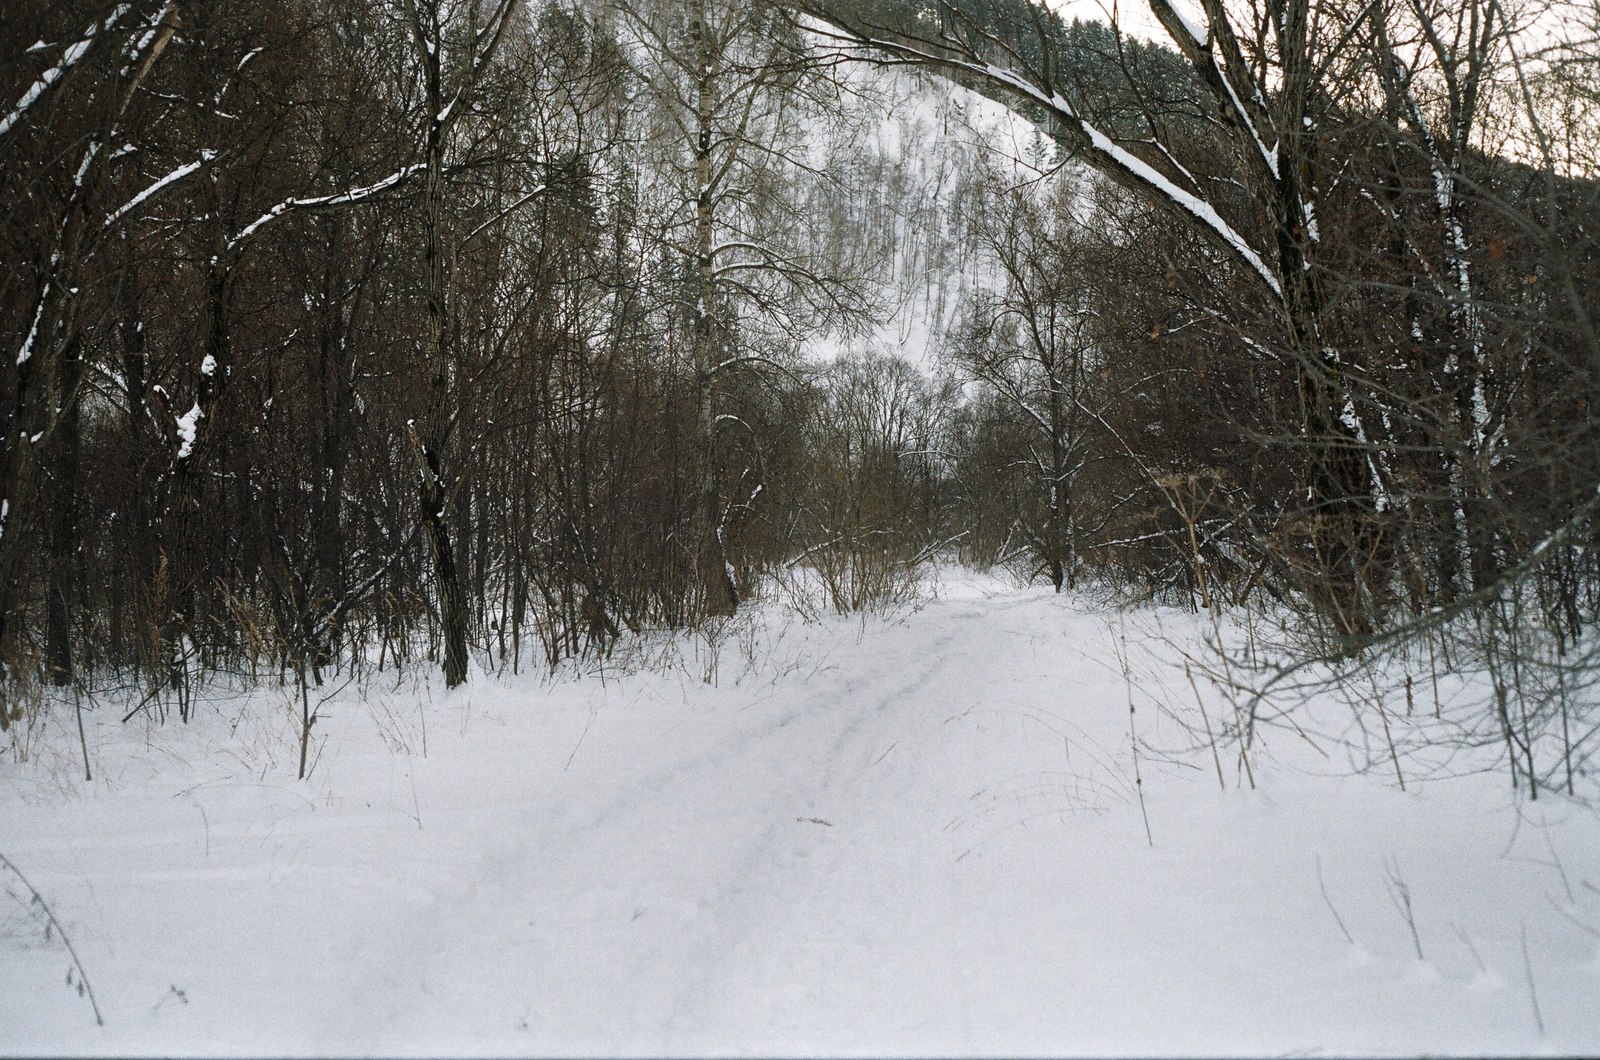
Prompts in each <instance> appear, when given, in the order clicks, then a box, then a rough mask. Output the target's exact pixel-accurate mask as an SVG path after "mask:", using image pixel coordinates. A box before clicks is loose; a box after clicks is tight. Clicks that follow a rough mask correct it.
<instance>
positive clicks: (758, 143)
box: [616, 0, 862, 615]
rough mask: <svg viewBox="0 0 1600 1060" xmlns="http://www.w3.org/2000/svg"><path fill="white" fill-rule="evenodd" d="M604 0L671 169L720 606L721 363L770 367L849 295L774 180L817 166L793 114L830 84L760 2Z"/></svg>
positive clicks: (725, 427) (701, 562) (723, 528)
mask: <svg viewBox="0 0 1600 1060" xmlns="http://www.w3.org/2000/svg"><path fill="white" fill-rule="evenodd" d="M616 12H617V15H618V17H619V22H620V25H621V27H622V28H623V29H624V31H625V34H626V40H627V43H628V45H629V47H630V51H631V54H632V55H633V57H634V59H633V63H634V69H635V72H636V73H637V75H638V76H639V78H640V79H641V80H642V81H643V82H644V84H645V85H646V86H647V88H648V92H649V99H650V102H651V103H652V104H653V105H654V108H655V113H656V114H657V116H658V117H659V120H660V123H661V128H662V133H661V135H662V140H661V143H662V147H663V154H664V157H665V162H666V165H667V167H668V172H670V173H671V175H672V182H673V189H672V191H671V192H670V193H669V194H671V195H672V196H673V200H674V203H673V207H672V213H671V215H670V217H669V220H668V222H667V229H666V234H665V241H666V244H667V245H668V246H669V248H670V249H671V251H672V253H673V254H674V255H675V256H677V257H678V258H679V259H680V260H681V262H682V280H681V283H680V285H679V294H678V296H677V297H678V305H679V308H680V311H681V313H682V315H683V317H684V318H685V319H686V320H687V330H688V349H689V356H688V359H689V366H688V370H689V373H690V375H691V377H692V380H693V386H694V393H695V408H696V411H695V450H696V462H697V465H698V467H697V470H696V475H697V477H698V479H699V483H700V485H699V500H698V509H699V510H698V513H697V516H696V543H695V546H694V551H695V563H696V568H697V571H698V582H699V587H700V595H701V606H702V608H703V611H704V613H706V614H710V615H731V614H733V613H734V611H735V609H736V608H737V606H738V595H737V592H736V590H735V579H734V575H733V571H732V568H731V567H730V565H729V561H728V548H729V543H728V540H727V536H728V531H729V528H730V520H731V517H732V515H733V511H734V509H733V507H732V505H731V504H730V500H729V498H727V497H725V496H724V485H723V480H724V478H725V476H726V474H727V470H728V469H726V468H724V467H723V466H722V461H723V454H724V452H725V446H724V445H723V444H722V436H723V435H724V434H725V433H726V432H728V431H733V430H737V429H738V424H739V420H738V417H737V416H736V415H734V414H733V413H731V412H730V411H728V410H727V409H726V408H725V407H724V396H723V391H724V389H725V387H726V386H727V381H728V378H729V375H730V373H732V372H735V371H740V370H744V371H748V370H751V369H753V368H770V367H772V366H774V365H775V364H776V358H780V357H781V355H782V352H783V350H784V349H785V348H786V347H788V348H792V347H793V346H794V344H795V343H796V342H797V340H798V339H799V338H800V337H801V336H802V335H804V334H805V333H806V332H808V331H811V330H814V329H815V328H816V327H817V326H819V325H824V324H829V323H839V322H841V321H842V320H843V319H846V318H849V317H850V316H851V315H853V314H855V313H858V312H859V311H860V307H861V303H862V299H861V297H860V293H859V288H858V287H856V286H855V285H853V284H851V283H850V282H848V281H847V280H846V279H845V278H843V277H842V276H840V275H839V274H838V273H837V272H836V271H835V270H834V268H832V267H831V266H830V265H829V264H828V263H825V262H823V261H821V260H819V259H818V256H817V255H816V254H815V253H814V252H813V251H811V250H810V249H809V247H808V243H807V241H806V235H807V228H806V224H805V220H804V219H803V218H797V217H795V216H794V215H793V213H792V212H790V211H788V210H786V206H785V204H786V202H787V201H790V200H787V199H786V197H785V196H786V188H785V185H786V184H790V183H791V182H795V181H801V180H806V179H810V178H812V177H814V176H816V175H817V174H819V173H820V171H821V170H822V169H823V168H824V167H825V165H826V158H825V157H822V152H820V151H818V150H816V149H815V148H814V147H809V146H808V145H806V144H804V143H803V142H801V137H802V135H803V130H804V126H802V125H801V124H800V117H801V114H802V112H803V111H805V110H808V109H811V110H814V109H815V106H816V104H817V103H819V102H821V101H823V100H826V99H828V98H829V96H830V92H829V87H828V85H827V83H826V82H825V81H823V80H821V75H820V73H819V71H818V69H817V68H816V67H815V66H814V64H813V60H812V58H811V57H810V56H809V55H808V53H807V48H806V43H805V41H804V39H803V37H802V35H801V32H800V28H799V26H798V25H797V24H796V22H795V19H794V16H793V14H792V13H791V12H788V11H786V10H785V9H784V8H782V7H781V6H779V5H777V4H775V3H770V2H768V0H757V2H754V3H744V2H739V3H735V2H731V0H664V2H661V3H646V2H644V0H629V2H622V3H618V4H617V5H616ZM811 245H812V246H814V244H811ZM736 477H737V476H736ZM743 500H744V498H737V501H738V502H742V501H743Z"/></svg>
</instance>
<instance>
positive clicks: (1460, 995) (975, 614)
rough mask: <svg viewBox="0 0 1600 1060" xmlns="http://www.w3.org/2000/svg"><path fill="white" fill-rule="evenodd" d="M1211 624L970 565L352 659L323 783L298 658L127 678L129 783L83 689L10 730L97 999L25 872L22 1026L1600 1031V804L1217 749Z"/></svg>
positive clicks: (247, 1044)
mask: <svg viewBox="0 0 1600 1060" xmlns="http://www.w3.org/2000/svg"><path fill="white" fill-rule="evenodd" d="M1206 626H1207V623H1206V622H1205V621H1204V620H1200V619H1196V618H1194V617H1193V616H1189V615H1186V614H1180V613H1176V612H1170V611H1154V610H1146V611H1137V612H1132V613H1128V614H1125V615H1124V614H1119V613H1116V612H1106V611H1102V610H1099V609H1097V608H1096V607H1094V606H1092V605H1091V603H1090V602H1089V601H1087V600H1085V599H1082V598H1075V597H1071V596H1055V595H1053V594H1050V593H1048V592H1043V591H1039V590H1036V589H1033V590H1018V589H1014V588H1010V587H1008V586H1005V585H1002V584H1001V583H999V582H997V581H994V580H992V579H989V578H986V577H984V576H980V575H976V574H971V573H966V572H959V571H952V572H946V573H945V575H944V577H943V579H942V584H941V585H940V586H939V595H938V598H936V599H932V600H928V601H924V602H921V603H919V604H917V605H916V606H914V607H909V608H906V609H904V610H901V611H899V612H897V613H894V614H892V615H889V616H886V617H866V618H862V617H859V616H858V617H850V618H840V619H826V620H817V621H811V622H804V621H802V620H801V619H799V618H798V617H796V615H795V614H794V613H792V612H791V611H789V610H788V609H786V607H785V606H783V604H782V602H781V601H780V600H776V599H775V600H772V601H768V602H766V603H763V604H762V605H760V606H757V607H753V608H750V609H747V610H746V612H745V613H744V614H742V615H741V616H740V617H739V618H737V619H734V620H732V621H731V622H729V623H728V624H727V625H725V626H722V627H720V629H719V630H717V631H715V632H709V633H706V634H701V635H689V634H684V635H680V636H667V635H664V634H656V635H649V636H644V637H641V638H638V639H635V640H632V641H629V642H628V643H626V644H624V645H623V646H622V648H621V650H620V651H619V653H618V655H616V656H614V657H613V658H612V659H611V660H609V661H608V662H606V663H605V664H604V665H597V664H591V665H590V666H589V667H587V668H586V669H585V670H584V671H583V672H581V673H580V672H578V671H577V670H573V671H569V672H565V673H563V674H561V675H559V676H558V677H556V678H554V679H547V680H539V679H534V678H530V677H526V676H524V677H520V678H518V677H512V676H510V675H509V674H503V675H499V676H495V675H490V674H485V673H482V672H479V673H475V674H474V675H473V679H472V681H471V682H470V683H469V684H468V686H466V687H465V688H463V689H458V690H455V691H453V692H449V693H446V692H444V691H442V690H441V689H439V688H438V687H436V680H435V679H434V678H432V677H429V676H428V675H426V674H416V675H411V676H408V677H406V678H404V679H399V680H397V679H396V678H395V677H394V676H393V675H392V674H388V675H384V676H383V677H382V678H381V679H379V680H375V681H371V682H368V683H367V684H366V686H365V687H363V688H354V687H349V688H344V689H343V690H341V691H338V692H337V693H334V694H331V695H330V697H329V698H328V700H327V701H326V702H325V703H324V704H323V705H322V706H321V707H320V708H319V712H320V713H321V714H322V715H323V718H324V720H323V721H322V723H321V724H319V725H318V727H317V729H316V732H317V734H318V739H317V741H316V743H315V744H314V748H313V755H314V757H315V760H316V765H315V769H314V771H313V773H312V776H311V779H310V780H309V781H306V782H303V783H302V782H296V781H294V780H293V779H292V778H293V775H294V763H295V751H296V748H295V743H294V740H295V711H296V709H297V705H295V704H293V703H292V702H291V696H290V690H289V689H287V688H283V689H280V688H277V687H275V686H270V685H263V686H260V687H257V688H255V689H254V690H250V691H235V692H230V693H223V692H220V691H214V692H212V693H211V694H210V696H209V698H208V699H207V700H206V701H205V702H203V703H202V705H201V706H200V707H199V711H198V717H197V719H196V721H195V722H194V723H192V724H191V725H189V726H183V725H180V724H178V723H177V722H176V720H173V721H171V722H169V724H167V725H166V726H164V727H158V726H155V725H154V724H153V723H151V722H150V721H149V720H148V718H147V716H146V715H143V714H140V715H138V716H137V717H136V718H135V719H134V720H133V721H131V722H129V723H128V724H127V725H121V724H119V723H118V719H119V718H120V717H121V715H122V714H123V713H125V712H126V708H124V709H116V706H115V705H112V704H109V703H103V704H101V705H100V709H97V710H95V711H93V712H92V713H90V714H89V715H87V718H86V721H87V726H88V734H89V746H90V749H91V755H92V758H93V764H94V766H95V774H96V779H95V781H94V782H93V783H84V782H83V781H82V779H81V778H82V772H81V765H80V764H77V763H76V759H75V756H76V755H77V754H78V753H79V752H78V750H77V744H76V729H75V727H74V722H73V721H72V715H71V711H70V709H67V706H66V705H62V706H60V707H58V708H57V711H56V714H55V715H54V719H55V720H53V721H52V722H51V723H50V727H49V728H48V729H47V730H46V731H45V732H43V733H36V734H34V735H32V736H27V737H21V738H26V739H27V740H28V741H29V743H28V749H29V752H30V754H29V758H28V761H27V762H26V763H21V764H19V763H16V762H15V761H13V760H12V757H14V756H12V757H8V758H7V759H6V760H5V761H4V763H3V764H0V792H3V795H0V797H3V798H4V799H5V803H6V806H7V810H6V829H5V833H4V836H3V838H0V846H3V849H0V853H4V854H5V855H6V856H7V857H9V858H10V859H11V860H12V861H13V862H14V863H15V864H16V865H17V867H18V868H19V869H21V870H22V871H23V872H24V873H26V875H27V877H28V879H29V880H30V881H31V883H32V884H33V885H34V886H36V887H38V888H39V890H40V892H41V893H42V894H43V895H44V896H45V898H46V900H47V901H48V902H49V903H50V906H51V908H52V910H53V911H54V913H55V915H56V917H57V918H58V919H60V921H61V922H62V925H63V926H64V927H65V929H66V930H67V931H68V932H69V934H70V937H71V939H72V942H73V944H74V946H75V947H76V949H77V953H78V955H79V956H80V957H81V958H82V961H83V966H84V968H85V970H86V971H87V973H88V976H89V978H90V981H91V983H92V985H93V989H94V992H95V995H96V997H97V999H98V1001H99V1005H100V1008H101V1009H102V1010H103V1012H104V1013H105V1020H106V1025H105V1027H104V1028H97V1027H96V1026H95V1025H94V1020H93V1016H92V1013H90V1011H89V1009H88V1005H87V1002H86V1001H85V1000H84V999H82V998H80V997H78V996H77V994H76V993H75V992H74V991H73V990H72V989H70V988H69V987H67V986H66V985H64V983H63V977H64V976H65V974H66V970H67V967H68V959H67V955H66V953H65V951H64V950H63V949H61V948H60V946H59V944H52V943H49V942H46V941H45V940H44V939H43V936H42V932H41V931H40V930H38V925H37V917H34V918H33V919H31V920H30V915H31V914H30V912H29V910H28V909H27V907H26V906H24V905H23V904H22V903H20V902H17V901H15V900H13V899H9V898H7V896H6V894H5V893H0V999H6V1000H0V1011H3V1012H4V1015H5V1019H4V1021H3V1023H0V1025H3V1026H4V1027H5V1031H4V1033H3V1034H0V1052H5V1053H9V1054H28V1053H47V1054H62V1053H84V1052H93V1053H99V1054H106V1053H129V1054H147V1055H148V1054H157V1053H159V1054H194V1053H206V1054H229V1055H232V1054H293V1055H308V1054H316V1055H352V1054H364V1055H371V1054H380V1055H397V1056H403V1055H441V1054H456V1055H466V1054H470V1055H507V1054H523V1055H526V1054H586V1055H619V1054H621V1055H636V1054H669V1055H691V1054H692V1055H710V1054H719V1055H721V1054H728V1053H735V1054H746V1055H749V1054H760V1055H796V1054H808V1055H817V1054H822V1055H862V1054H906V1053H916V1054H928V1053H932V1054H943V1055H950V1054H955V1055H967V1054H985V1055H995V1054H1016V1055H1035V1054H1050V1055H1069V1054H1099V1055H1108V1054H1129V1053H1142V1054H1150V1053H1155V1054H1173V1053H1188V1054H1194V1053H1228V1054H1238V1053H1245V1054H1265V1053H1282V1052H1313V1051H1328V1052H1334V1053H1361V1054H1368V1053H1418V1052H1430V1053H1455V1054H1464V1053H1472V1054H1477V1053H1486V1052H1487V1053H1510V1054H1528V1053H1543V1054H1552V1055H1559V1054H1563V1053H1593V1052H1594V1051H1595V1050H1596V1049H1597V1048H1600V1007H1597V1006H1595V1005H1594V1004H1593V998H1594V997H1595V996H1597V993H1600V959H1597V955H1596V939H1595V937H1594V936H1593V934H1591V933H1589V932H1590V929H1592V928H1593V927H1594V926H1595V925H1597V924H1600V892H1597V891H1596V890H1595V886H1596V884H1597V883H1600V830H1597V829H1596V828H1595V827H1594V825H1595V815H1594V812H1593V810H1592V809H1590V808H1588V807H1585V806H1583V805H1581V804H1579V803H1576V802H1572V801H1566V800H1562V799H1559V798H1554V797H1546V798H1544V799H1541V800H1540V801H1539V802H1538V803H1536V804H1520V805H1519V804H1517V803H1515V802H1513V801H1512V797H1511V793H1510V792H1509V791H1508V790H1507V785H1506V783H1505V780H1504V778H1503V777H1502V776H1500V775H1498V774H1493V775H1485V774H1472V773H1468V774H1467V775H1458V776H1455V777H1454V778H1453V779H1446V778H1444V777H1443V776H1439V777H1438V778H1437V779H1431V780H1430V779H1426V778H1425V777H1424V776H1423V775H1421V774H1420V772H1418V774H1417V775H1412V776H1408V784H1407V787H1408V789H1409V790H1408V791H1407V792H1404V793H1402V792H1400V791H1399V790H1398V789H1397V788H1396V787H1395V786H1394V783H1393V779H1394V777H1393V771H1392V769H1391V770H1390V772H1388V773H1387V774H1385V773H1381V772H1374V773H1371V774H1367V773H1363V772H1359V771H1357V770H1355V769H1354V768H1353V767H1352V766H1351V765H1350V764H1349V762H1348V761H1347V760H1346V758H1345V756H1344V755H1343V754H1342V753H1341V752H1339V751H1338V750H1331V751H1330V753H1331V757H1328V758H1325V757H1323V756H1322V755H1320V754H1317V753H1314V752H1313V751H1312V750H1311V749H1310V748H1309V747H1308V746H1307V744H1306V742H1305V741H1302V740H1300V739H1299V738H1297V737H1295V736H1293V735H1292V734H1289V733H1280V732H1279V731H1278V730H1268V731H1266V732H1264V734H1263V737H1262V738H1263V740H1264V741H1265V742H1264V743H1262V744H1258V745H1257V748H1256V750H1255V751H1254V752H1253V753H1252V756H1251V761H1250V764H1251V766H1252V771H1253V776H1254V780H1255V785H1256V787H1255V789H1254V790H1252V789H1251V788H1250V786H1249V785H1248V783H1246V782H1245V779H1244V777H1243V775H1242V771H1241V768H1240V764H1239V762H1238V760H1237V757H1236V751H1235V750H1234V749H1232V748H1231V747H1230V746H1228V745H1224V746H1223V748H1222V756H1221V766H1222V776H1223V781H1224V783H1225V785H1226V789H1225V790H1224V788H1223V786H1221V785H1219V783H1218V776H1217V772H1218V770H1217V769H1216V768H1215V767H1214V765H1213V761H1212V757H1211V752H1210V749H1209V747H1208V746H1207V745H1206V744H1205V743H1204V742H1203V738H1202V741H1201V742H1199V743H1196V742H1195V741H1194V739H1193V737H1192V730H1196V729H1197V727H1198V725H1199V724H1200V720H1201V718H1200V715H1199V714H1198V708H1196V707H1195V693H1194V692H1193V691H1192V690H1191V688H1190V687H1189V685H1188V684H1187V682H1186V680H1185V678H1184V676H1183V672H1182V669H1181V666H1179V665H1175V664H1176V663H1177V662H1178V655H1177V652H1178V651H1179V650H1180V649H1187V650H1190V651H1193V650H1196V644H1197V640H1198V638H1199V636H1200V635H1201V632H1202V631H1203V630H1204V629H1205V628H1206ZM1124 644H1126V649H1124ZM1124 655H1125V656H1126V658H1127V659H1128V663H1127V667H1128V670H1129V672H1130V674H1131V676H1132V684H1133V688H1134V690H1133V692H1132V696H1133V702H1134V704H1135V706H1136V707H1137V712H1136V713H1135V714H1134V715H1133V724H1134V726H1135V727H1136V730H1137V734H1138V737H1139V739H1140V741H1141V749H1140V754H1139V768H1140V771H1141V776H1142V779H1143V783H1142V791H1143V794H1144V801H1145V803H1146V806H1145V809H1146V810H1147V812H1148V818H1149V822H1150V829H1151V835H1152V836H1153V840H1154V842H1153V845H1150V844H1147V842H1146V837H1145V829H1144V824H1143V817H1142V815H1141V808H1140V805H1139V800H1138V797H1137V794H1136V791H1135V786H1134V783H1133V781H1134V777H1133V770H1132V765H1133V762H1132V754H1131V741H1130V731H1129V722H1130V715H1129V710H1128V699H1129V686H1128V683H1127V682H1125V681H1124V676H1123V675H1124V667H1123V664H1122V662H1121V661H1120V660H1121V658H1122V657H1123V656H1124ZM1199 689H1200V693H1201V694H1202V695H1203V696H1205V699H1206V702H1207V712H1208V713H1207V717H1208V719H1209V720H1210V722H1211V723H1212V724H1213V725H1214V726H1220V725H1223V724H1225V723H1226V724H1231V718H1232V713H1231V707H1230V706H1229V705H1228V704H1227V703H1226V702H1224V701H1223V700H1221V699H1220V697H1219V696H1218V695H1217V694H1216V692H1215V691H1214V690H1213V689H1211V688H1209V687H1208V686H1207V685H1206V684H1205V683H1204V682H1203V681H1202V682H1201V683H1200V684H1199ZM316 698H319V697H316V696H314V697H313V699H314V701H315V699H316ZM1329 708H1330V705H1328V704H1323V705H1322V708H1321V709H1324V710H1326V709H1329ZM1312 709H1313V710H1315V709H1319V708H1318V707H1317V705H1316V704H1313V705H1312ZM1180 720H1182V721H1183V722H1185V723H1187V725H1188V726H1189V728H1184V727H1182V726H1180V725H1179V721H1180ZM1391 720H1392V721H1393V722H1394V723H1395V724H1396V726H1397V728H1401V727H1403V726H1404V725H1406V724H1407V719H1405V718H1404V717H1399V716H1394V717H1392V718H1391ZM1313 731H1315V732H1317V733H1318V740H1319V743H1321V744H1325V743H1326V739H1325V737H1323V736H1322V735H1321V733H1322V732H1323V731H1324V730H1322V729H1318V730H1313ZM1461 764H1462V763H1461V762H1459V761H1458V762H1456V763H1454V766H1455V767H1456V771H1457V772H1459V771H1460V769H1459V767H1460V766H1461ZM1407 769H1408V770H1411V769H1413V767H1412V766H1411V765H1410V764H1409V763H1407ZM1401 884H1403V885H1404V887H1405V890H1406V893H1407V894H1408V895H1409V897H1410V900H1411V902H1412V907H1413V910H1414V914H1415V922H1416V927H1417V941H1418V942H1420V945H1421V948H1422V951H1423V959H1420V960H1419V959H1418V957H1417V954H1416V948H1415V946H1414V943H1413V939H1412V935H1411V929H1410V928H1409V927H1408V926H1407V924H1406V922H1405V920H1404V919H1403V917H1402V916H1401V914H1400V912H1399V907H1398V906H1397V905H1396V904H1395V903H1394V902H1393V901H1392V900H1391V892H1395V891H1396V888H1397V887H1398V886H1399V885H1401ZM6 888H9V889H10V890H11V891H12V892H13V893H14V892H15V891H16V890H17V885H16V883H15V881H14V880H12V879H6V880H4V881H0V892H3V891H4V890H5V889H6ZM1324 892H1325V893H1326V898H1325V897H1324ZM1396 893H1397V892H1396ZM1330 906H1331V910H1330ZM1335 911H1336V913H1337V919H1336V917H1335ZM1340 922H1342V923H1343V924H1344V925H1345V927H1346V928H1347V929H1348V931H1349V933H1350V935H1351V936H1352V938H1353V939H1354V941H1353V942H1350V941H1347V940H1346V938H1345V936H1344V933H1343V930H1342V929H1341V927H1340ZM1580 925H1587V926H1580ZM1524 936H1525V939H1526V947H1527V959H1526V961H1525V960H1524V956H1523V945H1524ZM1530 980H1531V982H1532V984H1533V990H1534V991H1535V992H1536V996H1537V1004H1538V1008H1539V1013H1540V1015H1541V1017H1542V1020H1543V1023H1544V1025H1545V1035H1544V1036H1541V1035H1540V1032H1539V1029H1538V1026H1537V1024H1536V1021H1535V1015H1534V1007H1533V996H1534V995H1533V993H1530V988H1529V982H1530ZM20 998H26V1001H25V1002H20V1003H19V1002H18V1000H17V999H20Z"/></svg>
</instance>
